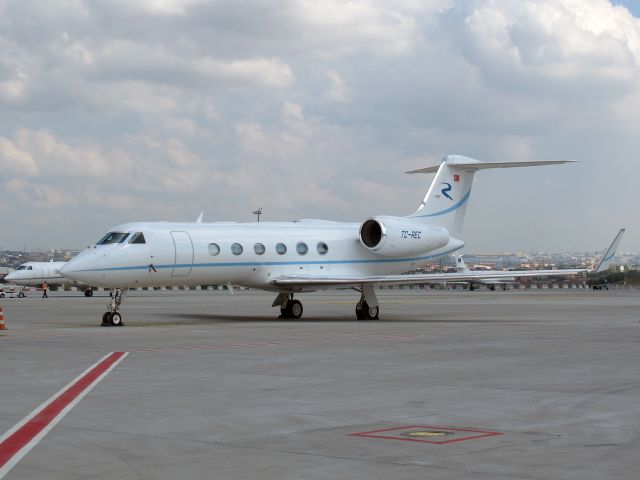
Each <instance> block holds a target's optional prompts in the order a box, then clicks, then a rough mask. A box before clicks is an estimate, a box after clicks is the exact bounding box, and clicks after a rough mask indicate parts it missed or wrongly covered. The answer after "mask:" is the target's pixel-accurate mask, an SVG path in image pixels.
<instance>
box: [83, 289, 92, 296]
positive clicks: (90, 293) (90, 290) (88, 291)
mask: <svg viewBox="0 0 640 480" xmlns="http://www.w3.org/2000/svg"><path fill="white" fill-rule="evenodd" d="M84 296H85V297H93V290H92V289H90V288H87V289H86V290H85V291H84Z"/></svg>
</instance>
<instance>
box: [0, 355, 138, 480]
mask: <svg viewBox="0 0 640 480" xmlns="http://www.w3.org/2000/svg"><path fill="white" fill-rule="evenodd" d="M128 354H129V352H111V353H109V354H108V355H105V356H104V357H102V358H101V359H100V360H98V361H97V362H96V363H94V364H93V365H92V366H90V367H89V368H87V369H86V370H85V371H84V372H82V373H81V374H80V375H78V376H77V377H76V378H74V379H73V380H72V381H71V382H69V383H68V384H67V385H65V386H64V387H63V388H62V389H60V390H59V391H58V392H56V393H55V394H54V395H52V396H51V397H49V399H47V400H46V401H45V402H44V403H43V404H42V405H40V406H39V407H38V408H36V409H35V410H34V411H33V412H31V413H30V414H29V415H27V416H26V417H24V418H23V419H22V420H20V421H19V422H18V423H17V424H15V425H14V426H13V427H12V428H11V429H9V430H8V431H7V432H5V433H4V435H2V437H0V479H2V478H3V477H4V476H5V475H6V474H7V473H9V471H10V470H11V469H12V468H13V467H15V466H16V464H17V463H18V462H19V461H20V460H21V459H22V458H23V457H24V456H25V455H26V454H27V453H29V451H30V450H31V449H32V448H33V447H35V446H36V445H37V444H38V442H40V440H42V439H43V438H44V436H45V435H46V434H47V433H49V431H50V430H51V429H52V428H53V427H55V426H56V425H57V424H58V422H59V421H60V420H62V419H63V418H64V416H65V415H66V414H67V413H69V412H70V411H71V409H72V408H73V407H75V406H76V405H77V404H78V402H79V401H80V400H82V399H83V398H84V396H85V395H87V394H88V393H89V392H90V391H91V390H93V388H94V387H95V386H96V385H97V384H98V383H100V381H101V380H102V379H103V378H104V377H106V376H107V375H108V374H109V372H111V370H113V369H114V368H115V367H116V366H117V365H118V364H119V363H120V362H121V361H122V360H123V359H124V358H125V357H126V356H127V355H128Z"/></svg>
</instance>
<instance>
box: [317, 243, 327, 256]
mask: <svg viewBox="0 0 640 480" xmlns="http://www.w3.org/2000/svg"><path fill="white" fill-rule="evenodd" d="M316 249H317V250H318V253H319V254H320V255H324V254H325V253H327V252H328V251H329V246H328V245H327V244H326V243H324V242H318V245H317V247H316Z"/></svg>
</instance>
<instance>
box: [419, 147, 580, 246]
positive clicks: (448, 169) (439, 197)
mask: <svg viewBox="0 0 640 480" xmlns="http://www.w3.org/2000/svg"><path fill="white" fill-rule="evenodd" d="M562 163H571V162H570V161H566V160H542V161H528V162H481V161H479V160H474V159H473V158H469V157H465V156H462V155H447V156H446V157H444V159H443V160H442V163H440V165H439V166H435V167H427V168H421V169H419V170H412V171H410V172H407V173H434V172H435V174H436V176H435V178H434V179H433V181H432V182H431V186H430V187H429V190H428V191H427V194H426V195H425V197H424V200H422V203H421V204H420V206H419V207H418V210H416V212H415V213H413V214H412V215H410V217H412V218H420V219H424V220H425V222H426V223H429V224H430V225H437V226H439V227H445V228H446V229H447V230H449V233H450V234H451V235H452V236H454V237H459V236H460V233H461V230H462V223H463V222H464V215H465V212H466V210H467V203H468V201H469V196H470V195H471V185H472V183H473V177H474V175H475V173H476V172H477V171H478V170H484V169H487V168H514V167H535V166H541V165H557V164H562Z"/></svg>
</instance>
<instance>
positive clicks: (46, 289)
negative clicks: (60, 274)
mask: <svg viewBox="0 0 640 480" xmlns="http://www.w3.org/2000/svg"><path fill="white" fill-rule="evenodd" d="M48 290H49V285H47V282H43V283H42V298H49V296H48V295H47V291H48Z"/></svg>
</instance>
